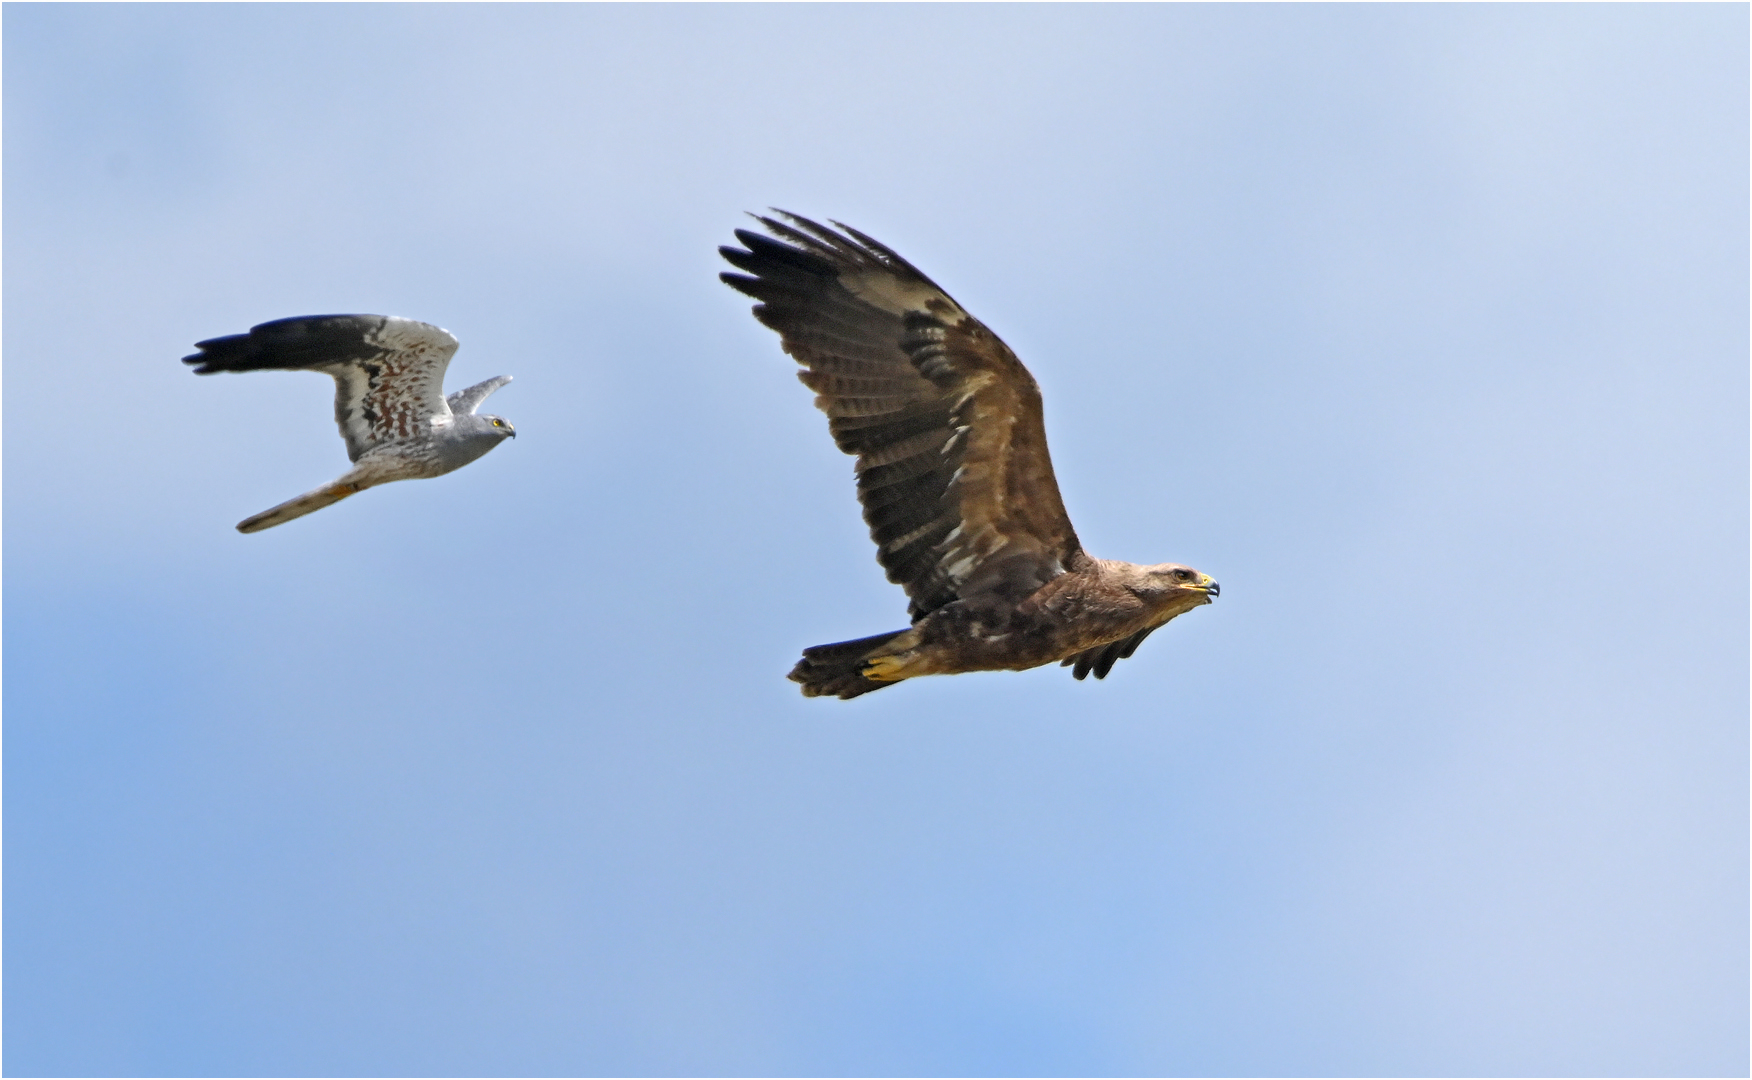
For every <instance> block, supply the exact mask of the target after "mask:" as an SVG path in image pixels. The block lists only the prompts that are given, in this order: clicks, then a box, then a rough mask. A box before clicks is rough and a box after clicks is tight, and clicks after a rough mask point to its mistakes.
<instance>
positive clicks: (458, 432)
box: [183, 315, 517, 533]
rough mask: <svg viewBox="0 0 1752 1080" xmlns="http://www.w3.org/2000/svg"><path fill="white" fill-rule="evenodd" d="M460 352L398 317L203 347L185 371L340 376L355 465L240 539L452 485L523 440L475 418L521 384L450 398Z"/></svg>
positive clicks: (350, 319) (297, 328)
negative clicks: (362, 499) (409, 491)
mask: <svg viewBox="0 0 1752 1080" xmlns="http://www.w3.org/2000/svg"><path fill="white" fill-rule="evenodd" d="M456 345H457V342H456V338H454V337H452V336H451V335H450V332H449V331H447V330H441V329H439V328H438V327H436V326H432V325H431V324H429V323H423V322H415V321H414V320H412V319H402V318H397V317H396V316H394V315H302V316H298V317H296V318H291V319H276V320H275V321H273V322H265V323H262V324H261V325H259V326H254V327H251V328H250V331H249V333H247V334H232V335H230V336H229V337H219V338H209V339H208V340H206V341H200V342H196V343H195V348H197V349H199V350H200V351H199V352H197V353H195V354H193V355H191V356H185V357H183V363H185V364H191V365H193V366H194V370H195V374H197V375H212V374H214V373H215V372H220V371H269V370H291V371H320V372H322V373H323V374H325V375H332V376H333V377H334V380H335V423H336V424H338V425H339V426H340V429H341V438H342V439H344V440H346V443H347V457H348V458H350V459H351V460H352V462H353V468H352V469H351V470H350V471H348V472H347V473H346V474H345V475H344V476H342V477H341V478H340V479H338V480H335V481H334V482H332V483H328V484H324V485H323V486H322V487H319V488H317V489H316V490H315V491H307V492H305V493H304V494H303V495H300V496H298V497H297V498H296V499H290V500H288V501H286V502H283V503H281V504H280V505H278V506H276V507H273V508H272V509H268V510H264V511H262V512H261V513H259V514H256V515H255V516H254V517H249V518H245V519H244V520H242V521H240V522H238V523H237V531H238V532H245V533H251V532H260V531H261V530H263V529H271V528H273V527H274V526H275V525H281V524H284V523H285V522H288V521H291V520H292V519H293V518H297V517H303V516H304V515H305V514H308V513H310V512H311V511H313V510H321V509H322V508H323V507H325V506H331V505H333V504H335V503H337V502H340V501H341V500H342V499H344V498H346V497H347V496H349V495H356V494H358V493H359V492H361V491H364V490H365V489H366V488H368V487H376V486H377V485H378V484H387V483H390V482H391V481H395V480H418V479H423V478H426V477H431V476H442V475H444V474H445V473H447V472H450V471H451V470H453V469H460V468H462V467H463V466H464V465H467V464H468V463H469V462H471V461H473V460H475V459H476V458H478V457H480V456H481V455H483V454H485V453H486V452H487V451H489V450H491V449H492V448H493V447H495V446H498V445H499V443H501V442H503V441H504V440H505V439H509V438H515V437H516V435H517V430H516V429H515V428H513V427H512V426H511V424H510V422H509V421H507V420H506V419H505V418H504V417H500V416H492V415H478V414H477V413H476V411H475V410H477V409H479V408H480V406H481V403H482V402H483V401H485V400H486V399H487V395H489V394H491V393H492V392H493V391H495V390H497V389H498V388H499V387H501V386H504V385H505V384H506V383H508V382H510V381H511V376H509V375H500V376H497V377H495V378H491V379H488V380H486V381H485V382H481V383H476V384H475V385H473V386H471V387H469V388H468V389H466V390H458V391H456V392H455V393H454V394H451V395H450V396H449V397H448V398H446V397H445V396H444V371H445V369H446V368H447V367H449V366H450V357H451V356H452V355H453V354H455V352H456Z"/></svg>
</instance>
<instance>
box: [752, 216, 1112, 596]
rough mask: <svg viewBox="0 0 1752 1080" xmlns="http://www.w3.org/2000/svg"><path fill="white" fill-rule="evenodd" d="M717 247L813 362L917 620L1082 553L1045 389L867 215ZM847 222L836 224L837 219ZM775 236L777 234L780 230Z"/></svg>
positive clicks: (861, 495)
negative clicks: (854, 221) (1050, 436)
mask: <svg viewBox="0 0 1752 1080" xmlns="http://www.w3.org/2000/svg"><path fill="white" fill-rule="evenodd" d="M781 216H782V217H783V218H784V221H780V220H776V219H774V218H770V217H762V218H759V219H758V220H759V221H760V222H761V224H763V225H765V226H766V227H767V229H768V230H769V231H770V232H771V233H772V234H773V235H772V236H764V235H762V234H760V233H757V232H751V231H749V230H745V229H738V230H737V231H736V239H737V240H739V241H741V243H742V245H743V247H742V248H730V247H725V248H719V249H718V250H719V252H720V253H721V254H722V255H723V256H724V258H725V259H727V260H728V261H729V262H730V263H731V264H732V265H734V266H735V267H737V268H738V269H740V270H743V271H746V273H745V274H731V273H725V274H721V275H719V276H720V277H721V278H722V279H723V281H724V282H725V283H726V284H728V285H730V286H731V287H733V288H735V289H738V290H740V291H742V292H744V293H747V294H748V295H749V296H752V297H754V298H755V299H756V300H758V301H760V303H759V304H757V305H755V308H754V315H755V318H757V319H759V320H760V321H761V322H762V323H765V324H766V325H767V326H769V327H771V328H772V329H774V330H776V331H778V333H779V337H780V340H781V342H782V344H783V346H784V349H785V351H786V352H787V353H790V354H791V356H792V357H793V358H795V359H796V361H797V362H798V363H799V364H801V365H802V370H801V371H799V372H798V373H797V377H798V378H800V379H802V380H803V383H804V385H806V386H808V387H809V388H810V389H812V390H814V391H815V392H816V394H817V397H816V399H815V404H816V407H818V408H819V409H821V411H822V412H824V413H826V414H827V416H828V427H829V430H830V431H831V432H832V433H833V437H834V441H835V442H836V443H838V444H839V448H840V449H841V450H843V451H845V452H846V453H848V454H854V455H856V456H857V459H858V463H857V466H856V468H857V474H858V501H859V502H861V503H863V506H864V520H865V522H866V523H868V525H869V526H870V536H871V538H872V539H873V540H875V541H876V548H877V554H876V557H877V560H878V561H880V562H881V563H882V566H883V568H884V569H885V570H887V572H888V580H890V581H892V582H895V583H896V584H898V585H901V586H902V587H904V588H905V589H906V592H907V596H908V597H909V598H910V599H911V604H910V605H909V611H910V612H911V614H912V617H913V619H914V620H915V621H916V620H917V619H919V618H922V617H923V616H925V615H926V614H929V613H930V612H932V611H935V610H936V609H937V608H940V607H942V606H943V605H945V604H948V603H950V602H952V601H955V600H958V599H967V600H973V599H977V598H992V599H1000V600H1004V601H1007V602H1011V603H1014V602H1016V601H1019V600H1021V599H1022V598H1023V597H1025V596H1027V595H1029V594H1030V593H1032V592H1033V591H1034V590H1035V589H1037V588H1039V587H1040V586H1041V585H1042V584H1044V583H1046V582H1047V581H1049V580H1051V579H1052V578H1055V577H1057V576H1058V575H1059V574H1062V573H1064V572H1065V571H1066V570H1067V569H1069V568H1071V566H1072V564H1073V563H1074V562H1075V561H1076V560H1078V559H1080V558H1083V557H1084V556H1083V555H1082V546H1081V545H1080V544H1079V543H1078V542H1077V534H1076V531H1075V530H1074V529H1072V528H1071V521H1070V518H1069V517H1068V516H1067V515H1066V514H1065V507H1064V502H1063V501H1062V500H1061V499H1060V497H1059V490H1058V481H1057V480H1056V479H1054V477H1053V473H1052V459H1051V458H1050V457H1049V456H1048V454H1047V449H1046V428H1045V425H1044V422H1043V420H1042V416H1041V404H1040V388H1039V387H1038V386H1037V385H1035V382H1034V378H1033V376H1031V375H1029V374H1028V369H1027V368H1024V367H1023V366H1022V363H1021V361H1019V360H1017V359H1016V356H1015V354H1014V353H1012V352H1011V351H1010V349H1009V347H1008V346H1006V345H1005V344H1004V343H1003V342H1002V341H1000V340H998V337H997V335H996V334H993V333H992V332H991V331H990V330H988V329H986V328H985V326H984V325H982V324H981V323H980V321H979V320H978V319H975V318H974V317H973V316H971V315H969V314H968V313H967V312H966V311H964V310H962V308H961V305H959V304H957V303H956V302H955V301H954V300H953V299H951V298H950V296H949V294H948V293H945V292H944V291H943V290H942V289H940V288H938V287H937V285H936V284H935V283H933V282H932V281H931V280H930V279H929V278H927V277H925V275H923V274H921V273H920V272H919V271H918V270H917V269H915V268H914V267H913V266H912V265H911V264H909V263H908V262H907V261H906V260H905V259H902V258H901V257H900V256H899V255H896V254H895V253H894V252H893V251H891V250H889V249H888V248H887V247H884V246H883V245H882V244H880V243H878V242H876V241H875V240H872V239H871V238H870V237H868V236H865V235H864V234H863V233H860V232H858V231H857V230H855V229H851V228H847V227H846V226H844V225H839V226H838V229H837V230H836V229H830V228H827V227H826V226H823V225H818V224H816V223H815V222H813V221H809V220H808V219H806V218H800V217H796V216H795V215H792V214H783V213H781ZM835 224H836V225H838V223H837V222H836V223H835ZM775 238H776V239H775Z"/></svg>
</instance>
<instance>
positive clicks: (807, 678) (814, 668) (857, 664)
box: [787, 630, 906, 700]
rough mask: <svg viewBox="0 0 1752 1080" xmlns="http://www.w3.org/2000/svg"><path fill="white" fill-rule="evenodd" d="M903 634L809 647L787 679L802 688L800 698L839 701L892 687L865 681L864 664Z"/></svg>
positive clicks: (882, 635)
mask: <svg viewBox="0 0 1752 1080" xmlns="http://www.w3.org/2000/svg"><path fill="white" fill-rule="evenodd" d="M904 633H906V631H905V630H895V631H893V632H891V633H887V634H877V635H875V636H874V637H867V638H859V639H858V640H856V641H837V642H834V643H833V644H832V645H811V646H810V647H809V648H807V649H804V650H803V659H801V660H799V661H797V666H796V667H794V668H792V669H791V674H790V675H789V676H787V678H789V679H790V680H791V681H792V682H794V683H800V684H801V685H802V687H803V696H804V697H838V698H840V699H841V700H844V699H846V698H855V697H857V696H858V695H859V694H868V693H869V692H870V691H872V690H880V689H882V688H883V687H884V686H893V685H894V683H893V682H879V681H877V680H875V679H867V678H865V677H864V663H865V661H867V660H869V659H870V657H871V656H872V655H874V654H876V653H878V652H880V651H881V649H882V646H884V645H886V644H888V643H889V642H890V641H893V640H894V639H895V638H897V637H899V636H900V635H902V634H904Z"/></svg>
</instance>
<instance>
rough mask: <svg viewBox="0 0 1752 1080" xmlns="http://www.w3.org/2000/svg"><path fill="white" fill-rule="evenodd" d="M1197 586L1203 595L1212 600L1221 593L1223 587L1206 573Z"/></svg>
mask: <svg viewBox="0 0 1752 1080" xmlns="http://www.w3.org/2000/svg"><path fill="white" fill-rule="evenodd" d="M1198 587H1199V588H1201V589H1203V590H1204V592H1205V595H1206V596H1209V597H1210V598H1211V599H1213V600H1214V599H1216V598H1217V597H1219V596H1221V595H1222V594H1223V587H1222V586H1221V585H1218V584H1217V583H1216V582H1215V581H1212V580H1211V576H1210V575H1209V574H1206V575H1205V576H1204V580H1203V581H1201V582H1199V583H1198Z"/></svg>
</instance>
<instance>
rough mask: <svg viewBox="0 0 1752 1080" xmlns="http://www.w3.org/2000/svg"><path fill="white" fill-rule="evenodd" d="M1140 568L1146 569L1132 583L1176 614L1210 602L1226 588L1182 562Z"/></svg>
mask: <svg viewBox="0 0 1752 1080" xmlns="http://www.w3.org/2000/svg"><path fill="white" fill-rule="evenodd" d="M1138 569H1139V570H1141V571H1143V573H1141V574H1140V575H1138V580H1137V583H1136V584H1135V585H1134V586H1133V587H1134V589H1135V590H1136V591H1137V593H1138V595H1140V596H1143V597H1145V598H1146V599H1148V600H1150V601H1152V602H1153V603H1155V604H1158V605H1160V606H1162V607H1164V608H1167V609H1170V610H1172V611H1173V612H1174V614H1176V615H1178V614H1180V613H1181V612H1183V611H1191V610H1192V609H1193V608H1195V607H1198V606H1199V605H1200V604H1208V603H1210V602H1211V601H1212V600H1215V599H1216V598H1217V596H1218V595H1219V594H1221V593H1222V591H1223V590H1222V587H1221V586H1220V585H1218V584H1217V583H1216V582H1215V581H1213V580H1212V579H1211V576H1210V575H1209V574H1201V573H1199V572H1198V571H1197V570H1194V569H1193V568H1192V567H1190V566H1181V565H1180V564H1179V563H1157V564H1156V565H1155V566H1140V567H1139V568H1138Z"/></svg>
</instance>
